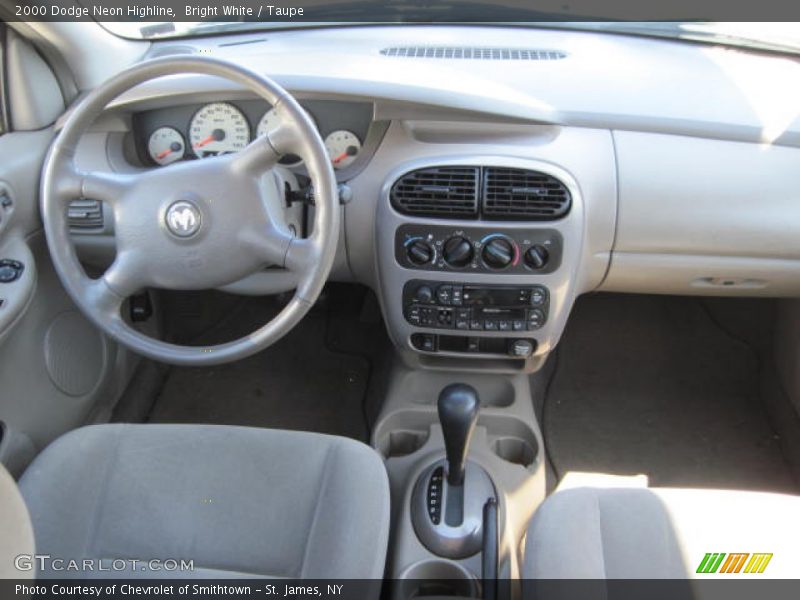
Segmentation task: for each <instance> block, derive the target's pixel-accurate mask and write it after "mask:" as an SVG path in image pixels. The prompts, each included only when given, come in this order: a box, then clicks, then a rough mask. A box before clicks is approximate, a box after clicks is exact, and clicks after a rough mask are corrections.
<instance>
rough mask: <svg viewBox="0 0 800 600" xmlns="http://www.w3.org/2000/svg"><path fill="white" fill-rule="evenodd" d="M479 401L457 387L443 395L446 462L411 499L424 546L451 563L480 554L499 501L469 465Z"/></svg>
mask: <svg viewBox="0 0 800 600" xmlns="http://www.w3.org/2000/svg"><path fill="white" fill-rule="evenodd" d="M479 407H480V401H479V399H478V393H477V392H476V391H475V389H474V388H472V387H471V386H469V385H466V384H463V383H455V384H452V385H449V386H447V387H446V388H444V389H443V390H442V392H441V393H440V394H439V404H438V408H439V421H440V423H441V425H442V433H443V435H444V445H445V451H446V456H447V458H446V459H445V460H439V461H437V462H436V463H434V464H433V465H431V466H430V467H429V468H428V469H426V470H425V471H424V472H423V473H422V475H421V476H420V478H419V479H418V480H417V483H416V485H415V487H414V491H413V493H412V496H411V520H412V522H413V524H414V530H415V531H416V533H417V536H418V537H419V539H420V541H421V542H422V543H423V544H424V545H425V546H426V547H427V548H428V549H429V550H430V551H431V552H434V553H435V554H438V555H439V556H444V557H447V558H465V557H467V556H471V555H473V554H475V553H477V552H479V551H480V550H481V547H482V527H483V507H484V505H485V504H486V501H487V500H489V499H490V498H495V491H494V486H493V485H492V481H491V479H490V478H489V475H488V474H487V473H486V471H484V470H483V468H482V467H480V466H478V465H476V464H475V463H471V462H468V461H467V453H468V451H469V442H470V439H471V438H472V433H473V431H474V430H475V425H476V423H477V422H478V410H479Z"/></svg>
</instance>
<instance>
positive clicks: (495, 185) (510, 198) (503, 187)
mask: <svg viewBox="0 0 800 600" xmlns="http://www.w3.org/2000/svg"><path fill="white" fill-rule="evenodd" d="M571 203H572V198H571V196H570V193H569V190H568V189H567V188H566V186H565V185H564V184H563V183H561V182H560V181H559V180H558V179H556V178H555V177H551V176H550V175H547V174H545V173H539V172H538V171H527V170H524V169H510V168H505V167H486V168H485V169H484V174H483V207H482V208H483V216H484V217H486V218H487V219H525V220H541V221H548V220H552V219H558V218H559V217H563V216H564V215H565V214H567V213H568V212H569V209H570V205H571Z"/></svg>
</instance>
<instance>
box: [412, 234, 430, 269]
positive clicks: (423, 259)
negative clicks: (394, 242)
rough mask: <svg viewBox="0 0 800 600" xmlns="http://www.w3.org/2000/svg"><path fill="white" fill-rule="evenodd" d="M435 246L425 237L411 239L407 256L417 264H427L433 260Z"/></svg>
mask: <svg viewBox="0 0 800 600" xmlns="http://www.w3.org/2000/svg"><path fill="white" fill-rule="evenodd" d="M433 254H434V252H433V248H432V247H431V245H430V244H429V243H428V242H426V241H425V240H423V239H420V238H417V239H414V240H411V241H410V242H409V243H408V244H407V245H406V256H408V260H410V261H411V262H412V263H413V264H415V265H425V264H428V263H429V262H431V261H432V260H433Z"/></svg>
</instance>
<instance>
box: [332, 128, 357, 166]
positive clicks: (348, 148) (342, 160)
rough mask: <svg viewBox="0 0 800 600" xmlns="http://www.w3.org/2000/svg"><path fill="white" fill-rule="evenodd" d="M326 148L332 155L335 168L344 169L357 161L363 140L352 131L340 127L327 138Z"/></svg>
mask: <svg viewBox="0 0 800 600" xmlns="http://www.w3.org/2000/svg"><path fill="white" fill-rule="evenodd" d="M325 148H326V149H327V150H328V156H330V157H331V162H332V163H333V168H334V169H344V168H345V167H348V166H350V165H351V164H353V161H355V159H356V157H357V156H358V153H359V152H361V140H359V139H358V136H356V134H355V133H353V132H352V131H346V130H344V129H340V130H339V131H334V132H333V133H331V134H329V135H328V137H326V138H325Z"/></svg>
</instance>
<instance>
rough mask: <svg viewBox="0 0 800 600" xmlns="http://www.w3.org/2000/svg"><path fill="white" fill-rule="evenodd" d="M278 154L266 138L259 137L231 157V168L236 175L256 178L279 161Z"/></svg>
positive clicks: (279, 155) (279, 156) (279, 154)
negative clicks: (242, 174)
mask: <svg viewBox="0 0 800 600" xmlns="http://www.w3.org/2000/svg"><path fill="white" fill-rule="evenodd" d="M281 156H282V154H281V153H279V152H278V151H277V150H276V149H275V148H273V146H272V144H270V142H269V138H268V137H267V136H261V137H258V138H256V139H255V140H253V141H252V142H250V143H249V144H248V145H247V146H246V147H245V148H244V149H243V150H240V151H239V152H237V153H236V154H233V155H231V166H232V167H233V169H234V171H236V172H237V173H246V174H249V175H252V176H258V175H261V174H262V173H264V172H265V171H267V170H269V169H271V168H272V167H274V166H275V165H276V164H278V161H279V160H280V159H281Z"/></svg>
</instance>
